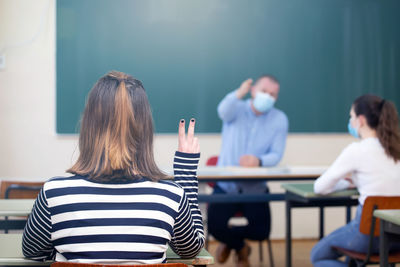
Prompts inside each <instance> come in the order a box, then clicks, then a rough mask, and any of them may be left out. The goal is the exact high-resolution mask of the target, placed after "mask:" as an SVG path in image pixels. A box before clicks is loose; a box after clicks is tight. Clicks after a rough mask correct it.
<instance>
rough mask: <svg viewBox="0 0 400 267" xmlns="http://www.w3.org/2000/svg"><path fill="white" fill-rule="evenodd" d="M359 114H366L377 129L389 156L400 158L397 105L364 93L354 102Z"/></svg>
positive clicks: (372, 125) (355, 109)
mask: <svg viewBox="0 0 400 267" xmlns="http://www.w3.org/2000/svg"><path fill="white" fill-rule="evenodd" d="M353 108H354V112H355V113H356V115H357V116H359V115H364V116H365V118H366V119H367V123H368V125H369V127H371V128H372V129H375V130H376V133H377V136H378V139H379V141H380V143H381V144H382V146H383V148H384V149H385V152H386V154H387V155H388V156H390V157H392V158H393V159H394V160H395V161H396V162H397V161H398V160H400V128H399V117H398V114H397V110H396V106H395V105H394V104H393V103H392V102H391V101H387V100H385V99H382V98H381V97H379V96H375V95H370V94H367V95H363V96H360V97H359V98H357V99H356V100H355V101H354V103H353Z"/></svg>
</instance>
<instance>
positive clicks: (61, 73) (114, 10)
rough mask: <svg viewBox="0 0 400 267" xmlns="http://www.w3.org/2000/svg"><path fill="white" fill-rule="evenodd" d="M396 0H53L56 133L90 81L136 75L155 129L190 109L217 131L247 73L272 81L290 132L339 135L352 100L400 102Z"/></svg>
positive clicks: (68, 126) (74, 122) (68, 128)
mask: <svg viewBox="0 0 400 267" xmlns="http://www.w3.org/2000/svg"><path fill="white" fill-rule="evenodd" d="M399 14H400V1H398V0H384V1H383V0H251V1H245V0H201V1H188V0H132V1H130V0H57V40H56V41H57V132H58V133H76V132H78V131H79V120H80V115H81V112H82V110H83V107H84V104H85V98H86V95H87V93H88V92H89V90H90V89H91V87H92V86H93V84H94V83H95V82H96V80H97V79H98V78H99V77H100V76H102V75H103V74H105V73H107V72H108V71H110V70H119V71H123V72H126V73H129V74H131V75H133V76H134V77H136V78H138V79H139V80H141V81H142V82H143V84H144V87H145V89H146V91H147V93H148V96H149V100H150V103H151V106H152V109H153V115H154V120H155V127H156V131H157V132H159V133H174V132H176V128H177V126H176V125H177V122H178V120H179V119H180V118H185V119H189V118H191V117H195V118H197V121H198V125H197V126H198V127H197V131H198V132H220V130H221V121H220V120H219V118H218V116H217V112H216V108H217V105H218V103H219V101H220V100H221V99H222V98H223V97H224V95H226V94H227V93H228V92H230V91H232V90H234V89H235V88H237V87H238V86H239V85H240V83H241V82H242V81H243V80H245V79H247V78H249V77H251V78H257V77H258V76H259V75H261V74H264V73H271V74H273V75H275V76H276V77H278V79H279V80H280V82H281V93H280V97H279V99H278V102H277V104H276V105H277V107H278V108H280V109H282V110H284V111H285V112H286V114H287V115H288V117H289V121H290V131H291V132H343V131H345V130H346V125H347V121H348V112H349V108H350V105H351V103H352V101H353V99H354V98H355V97H357V96H359V95H361V94H364V93H375V94H378V95H381V96H383V97H385V98H388V99H391V100H392V101H395V103H396V105H397V107H400V26H399V25H400V16H399Z"/></svg>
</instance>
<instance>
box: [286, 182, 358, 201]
mask: <svg viewBox="0 0 400 267" xmlns="http://www.w3.org/2000/svg"><path fill="white" fill-rule="evenodd" d="M282 187H283V188H284V189H286V191H288V192H291V193H294V194H296V195H299V196H301V197H304V198H317V197H318V198H319V197H324V196H327V197H331V196H335V197H342V196H343V197H347V196H357V195H358V192H357V190H356V189H347V190H342V191H337V192H333V193H331V194H328V195H319V194H316V193H314V183H290V184H282Z"/></svg>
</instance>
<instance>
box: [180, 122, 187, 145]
mask: <svg viewBox="0 0 400 267" xmlns="http://www.w3.org/2000/svg"><path fill="white" fill-rule="evenodd" d="M178 141H179V148H182V146H183V145H184V144H185V142H186V134H185V120H184V119H181V120H180V122H179V132H178Z"/></svg>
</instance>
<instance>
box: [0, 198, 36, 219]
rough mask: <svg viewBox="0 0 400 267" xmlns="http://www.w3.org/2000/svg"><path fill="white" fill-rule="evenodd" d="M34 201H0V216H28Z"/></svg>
mask: <svg viewBox="0 0 400 267" xmlns="http://www.w3.org/2000/svg"><path fill="white" fill-rule="evenodd" d="M34 202H35V200H34V199H0V216H28V215H29V214H30V213H31V210H32V207H33V203H34Z"/></svg>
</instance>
